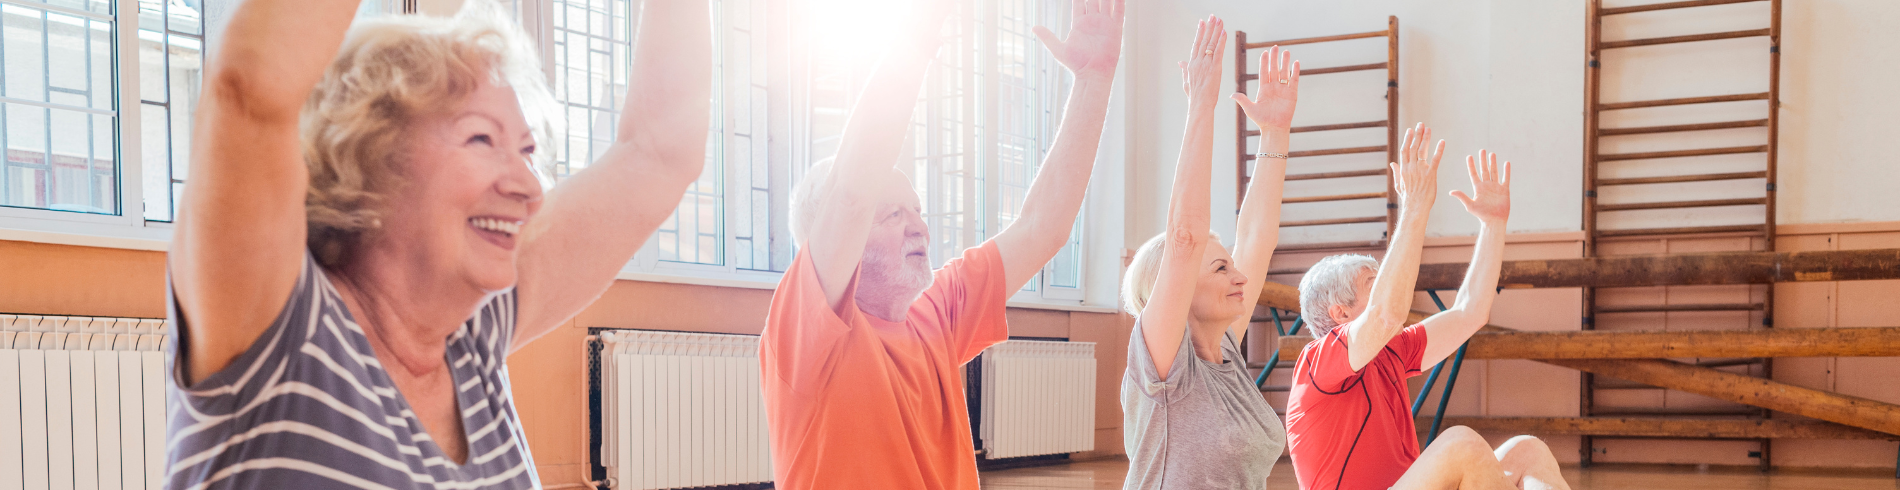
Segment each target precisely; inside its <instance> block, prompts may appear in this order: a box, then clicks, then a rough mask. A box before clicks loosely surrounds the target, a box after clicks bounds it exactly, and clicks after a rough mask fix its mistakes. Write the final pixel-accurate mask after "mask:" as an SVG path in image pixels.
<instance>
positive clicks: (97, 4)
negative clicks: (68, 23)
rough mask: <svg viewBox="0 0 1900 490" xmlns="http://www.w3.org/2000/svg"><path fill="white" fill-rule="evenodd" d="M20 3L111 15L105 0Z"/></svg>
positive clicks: (32, 1) (53, 0)
mask: <svg viewBox="0 0 1900 490" xmlns="http://www.w3.org/2000/svg"><path fill="white" fill-rule="evenodd" d="M20 1H21V2H22V3H37V4H40V5H46V6H50V7H55V8H65V9H72V10H79V11H84V12H91V13H94V14H99V15H112V2H110V1H106V0H20Z"/></svg>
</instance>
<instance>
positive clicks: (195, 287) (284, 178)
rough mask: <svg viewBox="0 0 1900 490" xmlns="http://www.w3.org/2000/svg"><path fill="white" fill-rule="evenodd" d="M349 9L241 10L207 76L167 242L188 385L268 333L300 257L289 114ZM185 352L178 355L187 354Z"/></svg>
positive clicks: (297, 1) (299, 4) (352, 8)
mask: <svg viewBox="0 0 1900 490" xmlns="http://www.w3.org/2000/svg"><path fill="white" fill-rule="evenodd" d="M356 6H357V2H356V1H353V0H323V1H319V0H250V1H246V2H244V3H243V4H242V5H239V6H238V8H237V11H236V13H234V14H233V15H232V17H231V21H230V24H229V26H228V27H226V28H225V31H224V39H223V41H221V42H220V44H219V45H218V46H219V49H218V52H217V57H216V58H214V59H212V60H211V64H210V66H211V68H210V70H209V71H207V72H206V73H205V76H204V79H205V84H204V96H203V98H202V99H200V100H199V102H198V109H197V115H196V117H197V124H196V132H195V133H194V136H195V137H194V138H192V140H193V144H192V149H191V155H192V158H191V163H190V168H191V176H192V178H191V181H190V182H189V183H187V184H185V190H184V196H183V197H184V203H183V205H182V206H181V207H180V209H179V214H178V221H177V227H176V228H175V231H174V232H173V236H172V248H171V253H170V254H169V255H168V260H169V261H170V263H169V266H170V270H171V281H172V288H173V294H174V295H175V298H176V300H177V302H178V307H179V313H180V314H181V316H182V318H180V320H188V321H189V323H188V325H187V324H186V323H181V324H180V325H181V328H184V327H186V326H188V327H189V330H190V332H189V335H185V336H184V337H185V338H184V339H183V340H184V342H182V343H181V344H180V345H179V353H180V356H181V360H186V361H189V362H188V364H187V365H186V366H185V373H186V376H187V378H189V379H187V380H185V381H187V382H193V381H194V380H197V379H202V378H203V377H204V376H206V375H209V374H210V373H214V372H217V371H218V370H220V369H223V368H224V366H225V365H227V364H230V362H231V360H232V359H233V358H236V357H237V356H238V355H239V354H241V353H243V352H244V350H245V349H246V348H249V347H250V345H251V344H252V343H253V342H255V341H256V340H257V337H258V336H259V335H261V334H263V332H264V330H265V329H268V328H269V327H270V324H271V321H272V320H273V319H274V318H275V317H276V316H277V312H278V310H279V309H281V308H282V307H283V305H284V300H285V298H288V297H289V296H290V291H291V289H292V288H293V287H294V286H295V285H296V281H297V274H298V271H299V270H301V269H302V266H303V260H304V259H303V257H304V235H305V232H306V230H305V224H304V223H305V222H304V192H305V189H306V188H307V187H308V186H309V171H308V170H307V169H306V168H305V167H304V163H303V153H302V144H301V143H300V142H299V137H298V129H297V125H298V112H299V111H300V110H301V109H302V108H303V105H304V100H305V99H306V98H308V97H309V95H310V91H311V89H312V88H314V87H315V86H316V84H317V81H318V80H319V79H321V78H322V77H323V72H324V70H325V69H326V68H327V67H328V66H329V64H330V60H331V59H332V58H335V57H336V53H337V48H338V47H339V46H340V45H342V43H343V33H344V32H345V31H346V30H348V29H349V26H350V20H351V19H352V18H354V16H355V15H356ZM187 353H188V354H189V355H186V354H187Z"/></svg>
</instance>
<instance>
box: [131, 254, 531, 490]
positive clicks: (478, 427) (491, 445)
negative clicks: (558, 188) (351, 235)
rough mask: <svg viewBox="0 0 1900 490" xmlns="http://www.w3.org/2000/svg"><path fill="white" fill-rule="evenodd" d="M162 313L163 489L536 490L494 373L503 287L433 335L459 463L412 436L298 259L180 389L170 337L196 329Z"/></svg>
mask: <svg viewBox="0 0 1900 490" xmlns="http://www.w3.org/2000/svg"><path fill="white" fill-rule="evenodd" d="M172 305H173V306H174V308H173V311H172V312H171V317H172V320H173V322H172V325H173V326H174V328H175V329H174V330H173V331H172V333H171V334H172V335H173V336H174V338H173V340H172V343H171V345H172V347H173V348H174V349H176V352H175V353H173V359H172V360H171V362H172V364H173V366H172V375H173V378H172V379H173V382H172V383H166V386H165V392H166V397H167V398H168V400H169V401H168V403H169V404H170V406H171V423H170V425H169V429H168V430H167V431H166V436H167V437H166V444H167V451H166V454H165V460H166V467H167V471H169V472H170V473H169V474H168V475H166V478H165V481H166V487H167V488H172V489H175V490H217V489H227V488H229V489H238V488H298V489H394V490H410V489H413V490H424V489H456V490H473V489H477V488H481V489H490V488H494V489H518V488H541V484H540V482H539V481H537V479H536V476H535V473H534V460H533V458H532V456H530V454H529V453H528V446H527V444H526V443H525V441H524V438H523V437H522V434H521V420H520V418H519V417H517V416H516V413H515V406H514V396H513V395H512V394H510V392H509V386H508V367H507V365H506V364H504V363H503V361H504V360H505V359H506V358H507V355H508V346H509V345H510V344H511V343H512V342H513V340H514V332H515V292H514V290H513V289H509V290H508V291H507V292H505V293H501V294H498V295H495V296H494V297H493V298H491V299H489V301H488V302H487V303H486V304H483V305H482V306H481V308H480V309H479V310H477V311H476V312H475V315H474V317H472V318H469V319H468V322H466V323H464V324H463V325H462V328H461V329H460V330H456V331H455V333H454V334H452V335H449V337H448V339H447V350H446V351H445V352H444V356H445V357H444V360H445V361H447V362H448V363H449V366H450V367H449V371H450V376H451V377H453V378H454V380H455V386H456V394H455V398H456V401H457V402H458V403H459V404H460V406H461V407H462V429H463V431H464V432H463V434H464V436H465V437H466V438H467V439H468V453H467V454H468V460H467V461H466V462H463V463H461V464H457V463H456V462H455V461H454V460H451V459H449V458H448V457H447V456H446V455H445V454H444V453H443V452H442V449H441V448H440V447H438V446H436V443H435V440H434V439H432V438H431V437H430V436H429V432H428V431H426V430H424V429H423V427H422V422H421V421H420V420H419V419H417V418H416V415H415V412H414V411H412V410H410V408H409V402H408V400H406V399H404V398H403V397H402V394H401V393H400V392H397V391H396V385H395V383H394V382H393V381H391V380H390V378H389V373H388V372H387V371H384V370H383V366H382V363H381V362H380V361H378V360H377V358H376V353H375V351H374V350H372V349H371V347H370V345H369V338H368V337H365V336H364V334H363V329H362V327H361V326H359V325H357V323H356V320H355V318H354V317H352V316H351V314H350V311H349V309H348V308H346V307H345V306H344V304H343V297H342V296H341V295H339V294H338V293H337V291H336V289H335V288H333V287H331V284H330V281H329V279H328V278H327V277H326V274H324V271H323V269H322V268H320V267H317V265H316V262H315V261H312V260H311V259H310V258H309V256H308V254H306V255H305V259H304V265H303V272H302V274H300V275H299V276H298V278H297V286H296V288H295V289H293V290H292V291H291V293H290V300H289V301H288V302H287V303H285V304H284V308H283V310H282V311H281V312H280V313H278V316H277V320H276V322H275V323H272V324H271V326H270V329H268V330H265V331H264V334H263V335H260V336H258V338H257V341H255V342H252V344H251V347H250V348H249V349H248V350H246V351H244V354H242V355H240V356H238V357H237V359H233V360H232V361H231V364H230V365H229V366H226V367H225V368H224V370H222V371H218V372H217V373H213V374H211V375H209V376H206V377H205V378H204V379H202V380H198V382H197V384H194V385H191V386H184V385H183V384H182V383H180V382H179V381H182V380H183V378H184V377H183V375H182V372H183V368H182V366H184V365H185V363H186V362H188V360H187V356H188V355H189V353H188V352H187V350H186V347H187V346H189V345H191V344H190V343H189V342H186V341H185V337H184V336H186V335H203V333H202V332H195V331H192V330H191V329H190V328H189V327H188V322H186V321H185V320H186V319H185V318H184V317H183V316H182V315H179V314H178V312H177V311H176V308H175V307H176V306H177V302H176V300H175V299H174V301H173V302H172ZM154 485H156V483H154Z"/></svg>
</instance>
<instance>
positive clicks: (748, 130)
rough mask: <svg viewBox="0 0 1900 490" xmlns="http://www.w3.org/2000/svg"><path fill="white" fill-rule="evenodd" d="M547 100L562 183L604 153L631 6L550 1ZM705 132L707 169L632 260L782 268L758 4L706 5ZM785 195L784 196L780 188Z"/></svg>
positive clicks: (619, 98) (633, 16) (625, 62)
mask: <svg viewBox="0 0 1900 490" xmlns="http://www.w3.org/2000/svg"><path fill="white" fill-rule="evenodd" d="M549 3H550V6H551V9H552V15H551V16H550V17H551V19H552V22H551V29H550V32H551V36H550V37H551V39H550V43H551V44H552V49H551V52H552V56H551V58H552V64H553V66H554V96H555V98H556V99H557V100H559V101H560V102H561V103H562V106H563V107H562V110H563V112H564V114H563V115H562V117H563V119H564V123H565V124H566V126H567V134H566V135H565V136H564V137H562V138H561V139H560V140H559V141H558V143H557V144H558V145H560V147H559V148H558V150H559V151H558V153H557V159H556V162H555V174H556V176H557V177H565V176H567V175H571V174H573V173H575V172H578V171H580V170H581V169H582V168H584V167H585V166H586V165H587V163H588V162H591V161H593V160H594V159H595V158H599V157H600V155H601V154H602V153H603V152H605V151H606V149H607V147H608V145H611V144H612V142H613V139H614V132H615V130H616V124H617V122H618V118H619V112H620V107H621V105H622V104H623V103H624V99H623V97H624V96H625V93H626V88H627V84H628V70H629V68H630V66H631V62H632V55H633V53H632V50H633V42H634V29H635V26H638V25H639V19H638V18H637V17H638V15H639V14H638V12H637V10H635V9H633V8H632V7H633V3H632V2H631V1H630V0H552V1H551V2H549ZM709 3H710V6H711V8H712V9H713V12H714V15H713V23H714V26H713V31H714V32H715V33H716V35H717V36H716V41H715V43H714V49H713V52H714V57H715V59H714V66H713V101H712V111H713V114H712V118H711V122H712V124H711V125H710V127H709V128H708V131H709V134H708V135H707V139H706V145H707V148H706V168H705V171H704V173H702V174H701V175H700V178H699V180H698V181H696V182H694V183H693V184H692V185H690V186H688V187H687V189H686V195H685V196H684V197H683V198H682V199H681V200H680V206H679V208H678V209H675V210H674V212H673V216H672V217H670V218H668V219H667V220H666V222H665V223H663V224H661V225H660V228H659V230H657V231H655V232H654V234H653V236H652V238H650V239H648V241H647V245H646V247H645V248H644V249H643V250H642V252H641V253H640V255H639V256H638V257H637V258H636V259H635V262H636V264H635V267H637V268H640V269H647V270H652V269H655V268H664V267H667V266H666V264H680V265H686V266H688V267H689V268H692V267H693V266H699V267H698V268H703V269H710V270H717V269H725V270H759V271H778V270H784V267H785V265H786V264H785V263H783V262H784V260H783V259H781V260H779V261H777V262H775V261H774V257H773V254H772V246H773V240H772V239H771V238H772V236H773V233H772V219H771V217H772V209H771V208H772V206H771V200H772V199H773V193H774V192H780V191H781V189H776V188H774V187H773V186H771V185H770V180H771V178H770V176H769V175H768V174H769V166H768V165H767V164H766V153H767V152H766V151H765V144H766V139H765V136H766V128H765V125H766V120H765V104H766V93H765V92H766V91H765V86H764V77H763V75H764V72H765V61H764V58H763V51H764V44H765V39H764V38H763V34H764V33H763V32H762V31H763V24H764V20H763V19H764V16H765V15H764V14H765V12H764V10H765V6H766V4H765V0H714V1H712V2H709ZM783 191H784V192H789V189H783Z"/></svg>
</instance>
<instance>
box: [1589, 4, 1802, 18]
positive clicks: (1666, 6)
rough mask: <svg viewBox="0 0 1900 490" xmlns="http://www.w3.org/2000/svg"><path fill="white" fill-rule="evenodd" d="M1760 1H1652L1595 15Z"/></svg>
mask: <svg viewBox="0 0 1900 490" xmlns="http://www.w3.org/2000/svg"><path fill="white" fill-rule="evenodd" d="M1761 1H1766V0H1688V1H1686V2H1669V3H1652V4H1649V5H1637V6H1633V7H1617V8H1610V9H1603V10H1599V11H1597V16H1598V17H1606V16H1611V15H1620V14H1633V13H1636V12H1649V11H1652V10H1669V9H1679V8H1688V7H1707V6H1710V5H1728V4H1731V3H1748V2H1761Z"/></svg>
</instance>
